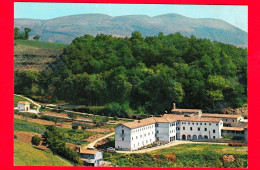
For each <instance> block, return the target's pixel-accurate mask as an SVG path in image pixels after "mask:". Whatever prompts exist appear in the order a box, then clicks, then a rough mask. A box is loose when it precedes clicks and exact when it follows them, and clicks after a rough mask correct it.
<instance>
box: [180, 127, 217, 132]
mask: <svg viewBox="0 0 260 170" xmlns="http://www.w3.org/2000/svg"><path fill="white" fill-rule="evenodd" d="M178 128H179V127H178ZM178 130H180V129H178ZM182 130H185V127H182ZM192 130H193V128H192V127H190V131H192ZM207 130H208V128H204V131H207ZM198 131H200V127H198ZM213 133H216V130H215V129H213Z"/></svg>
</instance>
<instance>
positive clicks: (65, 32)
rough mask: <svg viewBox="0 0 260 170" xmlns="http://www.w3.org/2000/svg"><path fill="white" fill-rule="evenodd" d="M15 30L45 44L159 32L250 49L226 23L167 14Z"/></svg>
mask: <svg viewBox="0 0 260 170" xmlns="http://www.w3.org/2000/svg"><path fill="white" fill-rule="evenodd" d="M14 25H15V27H19V28H21V29H23V28H25V27H28V28H30V29H31V30H32V32H31V37H33V36H35V35H39V36H40V37H41V38H40V40H41V41H48V42H57V43H67V44H70V43H71V41H72V40H73V39H74V38H76V37H79V36H83V35H84V34H90V35H93V36H96V35H98V34H106V35H113V36H116V37H126V36H128V37H131V33H132V32H134V31H139V32H141V33H142V35H143V36H155V35H158V33H159V32H163V33H164V34H173V33H176V32H180V33H181V34H183V35H185V36H191V35H194V36H196V37H197V38H207V39H210V40H212V41H219V42H223V43H227V44H233V45H237V46H243V47H247V33H246V32H245V31H243V30H241V29H239V28H237V27H235V26H233V25H231V24H229V23H227V22H225V21H223V20H218V19H212V18H189V17H185V16H182V15H179V14H174V13H171V14H164V15H158V16H154V17H150V16H146V15H126V16H117V17H112V16H109V15H105V14H81V15H71V16H64V17H58V18H54V19H48V20H39V19H15V20H14Z"/></svg>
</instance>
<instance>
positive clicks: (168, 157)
mask: <svg viewBox="0 0 260 170" xmlns="http://www.w3.org/2000/svg"><path fill="white" fill-rule="evenodd" d="M165 160H166V161H172V162H176V161H177V157H176V155H174V154H172V153H169V154H167V155H165Z"/></svg>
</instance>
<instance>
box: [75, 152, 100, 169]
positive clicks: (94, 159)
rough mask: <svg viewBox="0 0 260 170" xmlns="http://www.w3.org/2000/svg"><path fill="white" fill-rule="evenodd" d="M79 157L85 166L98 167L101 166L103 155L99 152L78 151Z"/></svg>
mask: <svg viewBox="0 0 260 170" xmlns="http://www.w3.org/2000/svg"><path fill="white" fill-rule="evenodd" d="M79 155H80V158H81V160H82V162H83V164H84V165H85V166H100V165H102V164H103V153H102V152H101V151H98V150H91V149H79Z"/></svg>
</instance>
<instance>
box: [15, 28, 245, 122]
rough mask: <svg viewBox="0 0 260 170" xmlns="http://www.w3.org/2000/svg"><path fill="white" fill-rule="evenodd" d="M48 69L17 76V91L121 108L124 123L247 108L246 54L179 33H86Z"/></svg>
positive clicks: (88, 104)
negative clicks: (176, 111) (180, 110)
mask: <svg viewBox="0 0 260 170" xmlns="http://www.w3.org/2000/svg"><path fill="white" fill-rule="evenodd" d="M49 68H50V69H49V70H45V71H43V72H38V73H37V74H36V73H34V72H32V74H29V73H26V74H24V73H23V72H16V73H15V92H16V93H20V94H27V95H40V96H52V99H55V100H56V101H57V100H63V101H67V102H69V103H73V104H84V105H87V106H109V104H110V103H113V105H114V106H116V105H117V104H118V105H119V106H120V109H117V110H118V111H117V113H118V112H120V113H122V114H123V115H120V114H119V115H118V114H116V115H114V116H118V117H122V116H124V115H127V114H139V112H142V113H144V114H161V113H163V112H164V111H165V110H170V109H171V108H172V102H175V103H177V105H178V107H185V108H201V109H203V110H204V111H207V112H211V111H212V112H218V111H220V110H221V109H222V108H224V107H239V106H242V105H243V104H244V103H247V49H243V48H239V47H236V46H233V45H228V44H223V43H219V42H211V41H210V40H207V39H197V38H196V37H194V36H191V37H185V36H183V35H181V34H180V33H175V34H170V35H164V34H163V33H159V34H158V36H151V37H143V36H142V35H141V33H139V32H133V33H132V36H131V37H130V38H118V37H113V36H111V35H97V36H95V37H94V36H91V35H85V36H82V37H78V38H75V39H74V40H73V42H72V43H71V44H70V45H69V46H67V47H66V48H65V49H64V51H63V54H62V55H61V57H60V58H58V59H57V61H56V62H54V63H52V64H51V65H50V66H49ZM35 76H36V77H35ZM43 92H44V93H43ZM121 107H122V108H121ZM106 108H107V107H106ZM118 108H119V107H118ZM113 109H116V108H115V107H114V108H113ZM104 111H105V109H104ZM115 113H116V112H115Z"/></svg>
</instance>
